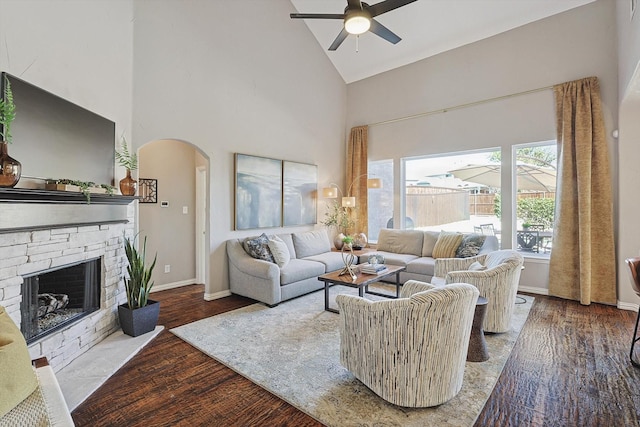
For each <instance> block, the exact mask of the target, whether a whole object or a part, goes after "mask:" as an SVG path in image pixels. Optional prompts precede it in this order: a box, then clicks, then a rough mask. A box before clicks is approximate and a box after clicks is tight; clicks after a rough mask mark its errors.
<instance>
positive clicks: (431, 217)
mask: <svg viewBox="0 0 640 427" xmlns="http://www.w3.org/2000/svg"><path fill="white" fill-rule="evenodd" d="M545 197H546V198H555V193H554V192H540V193H518V199H524V198H545ZM495 198H496V195H495V194H484V193H482V194H469V191H468V190H456V189H452V188H441V187H407V195H406V215H407V217H408V218H410V219H411V220H412V221H413V226H414V227H427V226H431V225H440V224H447V223H450V222H455V221H464V220H467V219H469V217H470V215H487V216H491V215H495Z"/></svg>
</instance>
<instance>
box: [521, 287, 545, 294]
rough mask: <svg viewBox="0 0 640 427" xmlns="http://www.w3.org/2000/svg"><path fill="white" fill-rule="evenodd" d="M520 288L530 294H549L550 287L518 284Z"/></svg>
mask: <svg viewBox="0 0 640 427" xmlns="http://www.w3.org/2000/svg"><path fill="white" fill-rule="evenodd" d="M518 290H519V291H522V292H528V293H530V294H538V295H549V289H545V288H536V287H534V286H518Z"/></svg>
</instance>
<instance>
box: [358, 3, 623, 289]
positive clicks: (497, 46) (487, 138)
mask: <svg viewBox="0 0 640 427" xmlns="http://www.w3.org/2000/svg"><path fill="white" fill-rule="evenodd" d="M615 7H616V6H615V2H613V1H610V0H599V1H597V2H594V3H591V4H588V5H585V6H582V7H579V8H576V9H573V10H571V11H568V12H565V13H562V14H559V15H556V16H553V17H550V18H547V19H544V20H540V21H537V22H534V23H531V24H529V25H526V26H524V27H520V28H516V29H514V30H511V31H508V32H506V33H503V34H500V35H497V36H494V37H491V38H488V39H485V40H482V41H479V42H476V43H473V44H470V45H467V46H463V47H461V48H458V49H455V50H452V51H449V52H445V53H442V54H440V55H437V56H435V57H432V58H428V59H425V60H422V61H419V62H416V63H414V64H411V65H408V66H405V67H402V68H399V69H396V70H393V71H389V72H387V73H384V74H380V75H378V76H374V77H371V78H368V79H365V80H362V81H359V82H355V83H352V84H349V85H348V98H347V99H348V105H347V112H348V116H347V128H349V127H351V126H356V125H363V124H371V123H376V122H380V121H384V120H389V119H394V118H398V117H404V116H408V115H412V114H418V113H423V112H427V111H432V110H439V109H443V108H447V107H452V106H456V105H461V104H467V103H472V102H476V101H480V100H485V99H490V98H494V97H500V96H503V95H509V94H513V93H519V92H523V91H528V90H531V89H537V88H543V87H547V86H551V85H554V84H558V83H563V82H566V81H570V80H575V79H580V78H583V77H588V76H597V77H598V78H599V80H600V85H601V91H602V101H603V104H604V105H603V109H604V114H605V124H606V127H607V135H611V131H612V130H613V129H614V128H615V126H616V123H617V110H618V109H617V90H618V88H617V67H616V64H617V56H616V34H615V26H614V25H615ZM554 139H555V103H554V100H553V93H552V91H551V90H546V91H542V92H536V93H532V94H528V95H523V96H519V97H515V98H509V99H505V100H502V101H496V102H492V103H488V104H482V105H478V106H474V107H469V108H465V109H460V110H454V111H449V112H447V113H444V114H435V115H431V116H426V117H423V118H419V119H413V120H408V121H403V122H398V123H394V124H389V125H378V126H373V127H371V130H370V147H369V156H370V159H371V160H382V159H394V160H395V166H396V167H395V170H396V171H397V172H396V181H399V176H400V175H399V170H400V168H399V165H400V158H401V157H405V156H416V155H428V154H437V153H447V152H454V151H462V150H473V149H480V148H486V147H501V148H502V149H503V150H510V149H511V145H512V144H521V143H528V142H538V141H547V140H554ZM609 143H610V144H611V148H610V153H611V155H612V160H614V164H613V165H612V167H613V169H616V165H615V159H616V158H617V155H616V156H614V154H616V152H615V145H614V142H613V139H612V138H610V141H609ZM506 152H507V153H509V151H506ZM506 157H509V156H503V162H509V159H508V158H506ZM506 174H508V171H507V170H506V169H505V168H503V182H507V184H506V185H504V186H503V188H502V190H503V193H502V196H503V218H506V220H505V222H503V227H502V231H503V236H502V237H503V242H505V241H506V242H507V244H506V245H505V244H504V243H503V245H505V246H506V247H508V242H510V241H511V236H510V235H509V230H510V229H511V222H510V219H509V218H510V214H511V212H509V210H508V208H509V206H510V203H511V201H510V193H511V183H510V180H509V176H508V175H506ZM397 192H399V188H398V191H397ZM394 210H395V211H396V212H399V210H400V206H399V200H397V201H396V208H395V209H394ZM525 271H526V272H527V274H526V275H524V276H523V281H522V284H523V285H525V286H528V287H537V288H540V291H541V292H545V288H546V287H547V275H548V272H547V265H546V264H541V263H539V262H535V263H528V264H527V269H526V270H525ZM525 282H526V283H525Z"/></svg>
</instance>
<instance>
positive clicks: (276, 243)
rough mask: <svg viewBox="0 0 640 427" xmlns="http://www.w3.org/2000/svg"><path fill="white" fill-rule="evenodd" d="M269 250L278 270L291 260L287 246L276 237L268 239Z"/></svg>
mask: <svg viewBox="0 0 640 427" xmlns="http://www.w3.org/2000/svg"><path fill="white" fill-rule="evenodd" d="M269 250H270V251H271V255H273V259H275V260H276V264H278V267H280V268H282V267H284V266H285V265H287V264H288V263H289V261H290V260H291V254H290V253H289V248H287V244H286V243H285V242H284V240H282V239H281V238H279V237H278V236H273V238H271V239H269Z"/></svg>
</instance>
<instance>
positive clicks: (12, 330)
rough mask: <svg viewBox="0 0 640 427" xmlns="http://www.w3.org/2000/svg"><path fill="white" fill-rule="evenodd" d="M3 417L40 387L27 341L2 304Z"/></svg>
mask: <svg viewBox="0 0 640 427" xmlns="http://www.w3.org/2000/svg"><path fill="white" fill-rule="evenodd" d="M0 372H2V375H0V418H2V417H3V416H4V415H6V414H7V413H8V412H9V411H11V410H12V409H13V408H15V407H16V406H18V404H19V403H20V402H22V401H23V400H24V399H26V398H27V397H29V395H30V394H31V393H33V391H34V390H35V389H36V387H37V386H38V380H37V378H36V375H35V373H34V372H33V368H32V367H31V357H30V356H29V350H27V343H26V341H25V340H24V337H23V336H22V333H21V332H20V330H19V329H18V327H17V326H16V324H15V323H13V320H12V319H11V317H9V315H8V314H7V312H6V311H5V309H4V307H1V306H0Z"/></svg>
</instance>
